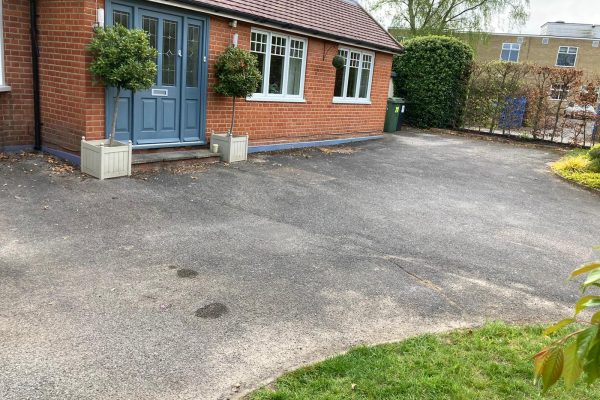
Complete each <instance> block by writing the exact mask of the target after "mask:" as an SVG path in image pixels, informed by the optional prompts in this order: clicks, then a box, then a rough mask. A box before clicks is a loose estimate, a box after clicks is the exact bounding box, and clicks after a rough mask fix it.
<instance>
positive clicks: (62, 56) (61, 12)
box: [38, 0, 104, 151]
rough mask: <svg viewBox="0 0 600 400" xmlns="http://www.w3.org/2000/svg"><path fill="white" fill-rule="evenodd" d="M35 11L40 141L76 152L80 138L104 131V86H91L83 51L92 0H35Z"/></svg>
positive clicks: (93, 5)
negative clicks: (40, 116)
mask: <svg viewBox="0 0 600 400" xmlns="http://www.w3.org/2000/svg"><path fill="white" fill-rule="evenodd" d="M102 6H103V1H102V0H101V1H99V2H98V7H102ZM38 14H39V20H38V28H39V49H40V94H41V111H42V123H43V127H42V131H43V139H42V141H43V143H44V144H45V145H50V146H54V147H62V148H64V149H66V150H70V151H78V150H79V146H80V144H79V143H80V140H81V136H84V135H89V136H91V137H100V136H102V132H103V131H104V122H103V121H104V119H103V118H104V89H103V88H102V87H101V86H93V85H92V78H91V75H90V73H89V72H88V65H89V61H90V59H89V54H88V51H87V50H86V46H87V45H88V43H89V42H90V40H91V38H92V35H93V24H94V22H95V20H96V1H95V0H71V1H67V0H39V2H38Z"/></svg>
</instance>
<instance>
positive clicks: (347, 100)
mask: <svg viewBox="0 0 600 400" xmlns="http://www.w3.org/2000/svg"><path fill="white" fill-rule="evenodd" d="M339 51H346V52H348V57H346V66H345V67H344V68H345V69H344V84H343V86H342V96H334V97H333V100H332V103H335V104H371V86H372V85H373V71H374V70H375V53H374V52H372V51H367V50H361V49H356V48H352V47H339V48H338V52H339ZM351 53H359V54H360V63H359V65H358V76H357V77H356V82H357V85H356V90H355V92H354V97H347V96H346V92H347V91H348V76H349V75H350V62H351V59H352V55H351ZM365 55H369V56H371V70H370V71H369V85H368V87H367V97H366V98H362V97H358V96H359V93H360V81H361V79H362V72H363V67H362V66H363V59H364V56H365Z"/></svg>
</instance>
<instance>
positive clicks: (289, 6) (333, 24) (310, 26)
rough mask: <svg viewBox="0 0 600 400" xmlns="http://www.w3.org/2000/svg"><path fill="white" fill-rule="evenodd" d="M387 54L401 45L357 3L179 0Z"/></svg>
mask: <svg viewBox="0 0 600 400" xmlns="http://www.w3.org/2000/svg"><path fill="white" fill-rule="evenodd" d="M179 1H185V2H187V3H194V4H198V5H199V6H205V7H208V8H213V9H216V10H218V11H221V12H224V13H231V14H233V15H239V16H240V17H242V16H244V17H247V18H248V19H252V20H255V21H257V22H269V23H273V24H276V25H279V26H281V27H282V28H286V27H288V28H296V29H304V30H306V31H307V33H319V34H322V35H324V36H328V37H331V38H333V39H339V40H345V41H348V42H351V43H354V44H357V45H363V46H369V47H374V48H378V49H383V50H388V51H394V52H397V51H400V50H401V46H400V45H399V44H398V42H396V41H395V40H394V39H393V38H392V37H391V36H390V35H389V34H388V32H387V31H386V30H385V29H384V28H383V27H382V26H381V25H379V24H378V23H377V22H376V21H375V20H374V19H373V18H372V17H371V15H370V14H369V13H368V12H367V11H365V10H364V9H363V8H362V7H361V6H360V5H359V4H357V3H356V2H355V1H354V0H179Z"/></svg>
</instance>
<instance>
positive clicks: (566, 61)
mask: <svg viewBox="0 0 600 400" xmlns="http://www.w3.org/2000/svg"><path fill="white" fill-rule="evenodd" d="M576 60H577V47H569V46H560V47H559V48H558V57H557V58H556V66H557V67H574V66H575V61H576Z"/></svg>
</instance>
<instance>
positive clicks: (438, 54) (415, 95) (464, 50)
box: [393, 36, 473, 128]
mask: <svg viewBox="0 0 600 400" xmlns="http://www.w3.org/2000/svg"><path fill="white" fill-rule="evenodd" d="M404 48H405V52H404V54H402V55H400V56H397V57H396V59H395V62H394V66H393V68H394V70H395V72H396V73H397V78H396V82H395V83H396V85H395V86H396V90H397V92H398V94H399V95H400V96H402V97H404V98H406V100H407V102H408V103H409V107H407V114H406V120H407V122H408V123H409V124H411V125H414V126H417V127H423V128H430V127H438V128H445V127H458V126H460V121H461V118H462V114H463V109H464V102H465V97H466V92H467V83H468V81H469V74H470V71H471V64H472V63H473V50H472V49H471V48H470V47H469V46H468V45H466V44H464V43H463V42H461V41H460V40H458V39H456V38H451V37H443V36H424V37H417V38H414V39H410V40H408V41H406V43H405V44H404Z"/></svg>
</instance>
